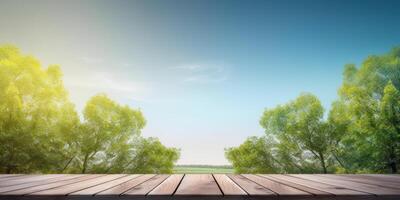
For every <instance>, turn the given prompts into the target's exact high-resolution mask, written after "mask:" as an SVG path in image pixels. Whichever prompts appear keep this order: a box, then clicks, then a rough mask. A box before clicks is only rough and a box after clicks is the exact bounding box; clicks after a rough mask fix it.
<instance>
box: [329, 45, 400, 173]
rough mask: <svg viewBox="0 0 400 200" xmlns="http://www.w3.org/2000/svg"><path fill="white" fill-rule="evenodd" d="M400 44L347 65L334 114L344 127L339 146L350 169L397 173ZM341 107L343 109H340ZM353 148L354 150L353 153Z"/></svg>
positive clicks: (399, 121)
mask: <svg viewBox="0 0 400 200" xmlns="http://www.w3.org/2000/svg"><path fill="white" fill-rule="evenodd" d="M399 89H400V48H395V49H393V50H392V51H391V52H389V53H388V54H386V55H382V56H370V57H368V58H367V59H366V60H365V61H364V62H363V63H362V65H361V66H360V68H358V69H357V68H356V67H355V66H354V65H349V66H347V67H346V69H345V74H344V80H343V85H342V87H341V88H340V90H339V95H340V98H339V100H338V101H337V102H336V105H337V106H335V107H334V108H333V109H332V113H335V112H341V113H342V114H343V115H341V116H340V115H336V116H335V117H332V119H333V121H335V122H338V121H340V122H339V123H338V124H340V125H341V126H342V127H343V129H344V132H345V134H343V138H342V142H341V145H340V146H339V148H338V149H339V153H340V157H342V160H343V163H344V164H345V168H346V169H347V170H348V171H349V172H357V171H373V172H380V173H383V172H392V173H396V172H397V171H398V170H397V168H398V164H399V162H400V94H399ZM338 110H340V111H338ZM350 152H351V153H350Z"/></svg>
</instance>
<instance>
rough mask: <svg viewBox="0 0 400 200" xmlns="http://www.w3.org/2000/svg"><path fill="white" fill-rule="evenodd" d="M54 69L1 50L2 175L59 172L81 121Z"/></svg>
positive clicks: (5, 48)
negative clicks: (70, 140)
mask: <svg viewBox="0 0 400 200" xmlns="http://www.w3.org/2000/svg"><path fill="white" fill-rule="evenodd" d="M61 77H62V73H61V70H60V68H59V67H58V66H49V67H48V68H47V69H44V68H42V67H41V65H40V63H39V61H37V60H36V59H35V58H33V57H30V56H23V55H21V53H20V52H19V50H18V49H17V48H15V47H13V46H3V47H0V144H1V145H0V152H1V153H0V172H6V173H26V172H35V171H44V172H48V171H60V170H62V165H63V161H64V160H65V159H66V158H67V157H68V156H69V153H70V151H69V143H68V140H67V139H68V138H69V139H73V138H74V137H75V136H74V135H73V132H70V130H73V129H75V127H76V123H77V122H78V120H79V118H78V115H77V113H76V112H75V110H74V106H73V105H72V104H71V102H70V101H69V100H68V95H67V92H66V90H65V89H64V86H63V82H62V80H61Z"/></svg>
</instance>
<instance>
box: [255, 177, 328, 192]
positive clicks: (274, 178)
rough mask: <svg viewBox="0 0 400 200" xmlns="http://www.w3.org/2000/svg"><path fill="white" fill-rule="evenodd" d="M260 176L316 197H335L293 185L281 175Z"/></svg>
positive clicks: (313, 189) (317, 190)
mask: <svg viewBox="0 0 400 200" xmlns="http://www.w3.org/2000/svg"><path fill="white" fill-rule="evenodd" d="M259 176H262V177H264V178H267V179H270V180H272V181H275V182H278V183H281V184H284V185H287V186H290V187H293V188H296V189H299V190H302V191H305V192H308V193H310V194H313V195H315V196H324V197H325V196H329V197H333V196H334V195H333V194H331V193H329V192H324V191H322V190H319V189H317V188H312V187H310V186H305V185H300V184H297V183H293V182H290V181H287V180H285V177H284V176H281V175H265V174H259Z"/></svg>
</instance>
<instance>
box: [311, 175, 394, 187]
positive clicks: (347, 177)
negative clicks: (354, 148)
mask: <svg viewBox="0 0 400 200" xmlns="http://www.w3.org/2000/svg"><path fill="white" fill-rule="evenodd" d="M319 176H325V177H335V178H338V179H341V180H345V181H352V182H357V183H365V184H370V185H376V186H381V187H388V188H395V189H400V184H399V183H393V182H390V181H381V180H376V179H373V178H365V177H363V176H350V175H332V174H321V175H319Z"/></svg>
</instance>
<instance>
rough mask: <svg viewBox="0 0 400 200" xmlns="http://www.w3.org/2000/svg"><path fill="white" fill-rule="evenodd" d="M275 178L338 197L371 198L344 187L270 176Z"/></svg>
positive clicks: (281, 176) (288, 176)
mask: <svg viewBox="0 0 400 200" xmlns="http://www.w3.org/2000/svg"><path fill="white" fill-rule="evenodd" d="M271 176H274V177H277V178H280V179H282V180H285V181H287V182H292V183H296V184H299V185H303V186H307V187H312V188H314V189H317V190H321V191H324V192H328V193H331V194H334V195H338V196H360V195H363V196H372V194H369V193H365V192H360V191H357V190H353V189H349V188H345V187H340V186H335V185H330V184H325V183H320V182H315V181H311V180H308V179H302V178H298V177H293V176H290V175H271Z"/></svg>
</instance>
